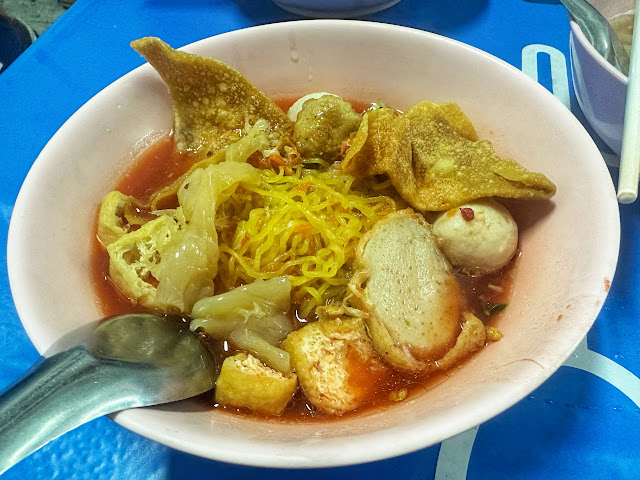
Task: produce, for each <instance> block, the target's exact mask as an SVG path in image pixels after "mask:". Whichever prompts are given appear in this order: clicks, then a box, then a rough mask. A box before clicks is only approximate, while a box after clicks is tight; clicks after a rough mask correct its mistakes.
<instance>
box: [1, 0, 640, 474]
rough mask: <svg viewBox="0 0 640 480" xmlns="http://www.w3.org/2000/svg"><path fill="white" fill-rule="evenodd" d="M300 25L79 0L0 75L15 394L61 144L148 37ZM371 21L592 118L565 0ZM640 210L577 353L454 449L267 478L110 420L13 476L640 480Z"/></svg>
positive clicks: (261, 10) (259, 0)
mask: <svg viewBox="0 0 640 480" xmlns="http://www.w3.org/2000/svg"><path fill="white" fill-rule="evenodd" d="M298 18H300V17H298V16H296V15H293V14H290V13H287V12H285V11H283V10H281V9H279V8H278V7H276V6H275V5H273V4H272V3H271V2H270V0H251V1H250V0H182V1H171V0H126V1H125V0H119V1H118V0H112V1H109V2H103V1H99V0H78V1H77V2H76V4H75V5H74V6H73V7H72V8H71V9H70V10H69V11H68V12H67V13H65V14H64V15H63V16H62V18H61V19H60V20H58V22H57V23H55V24H54V25H53V26H52V27H51V28H50V29H49V30H47V31H46V32H45V33H44V34H43V35H42V37H41V38H39V39H38V40H37V41H36V42H35V43H34V44H33V45H32V46H31V47H30V48H29V49H28V50H27V51H26V52H25V53H24V54H23V55H22V56H21V57H19V58H18V59H17V60H16V61H15V62H14V63H13V64H12V65H11V66H10V67H9V68H8V69H7V70H6V72H4V73H3V74H2V75H0V135H1V136H0V138H1V139H2V150H1V153H0V158H1V159H2V171H3V175H2V177H3V180H2V188H0V300H1V302H2V303H1V306H2V312H3V315H2V316H0V365H1V367H0V390H3V389H4V388H6V387H7V386H9V385H10V384H11V383H12V382H14V381H16V380H17V379H19V378H20V377H21V376H22V375H23V374H24V372H25V371H26V370H27V369H28V367H29V366H30V365H31V364H32V363H33V362H35V361H36V360H37V359H38V353H37V352H36V350H35V349H34V348H33V346H32V345H31V342H30V341H29V339H28V338H27V336H26V334H25V332H24V330H23V329H22V327H21V324H20V321H19V319H18V316H17V314H16V311H15V308H14V306H13V302H12V299H11V294H10V291H9V286H8V278H7V273H6V242H7V230H8V224H9V219H10V216H11V211H12V207H13V204H14V202H15V198H16V196H17V194H18V190H19V188H20V185H21V184H22V181H23V180H24V178H25V176H26V174H27V171H28V170H29V168H30V166H31V164H32V163H33V161H34V159H35V158H36V157H37V155H38V153H39V152H40V150H41V149H42V148H43V147H44V145H45V144H46V142H47V141H48V140H49V138H50V137H51V136H52V135H53V134H54V133H55V131H56V130H57V129H58V128H59V127H60V125H62V123H63V122H64V121H65V120H66V119H67V118H68V117H69V116H71V114H72V113H73V112H75V110H76V109H78V108H79V107H80V106H81V105H82V104H84V103H85V102H86V101H87V100H89V99H90V98H91V97H92V96H93V95H94V94H95V93H97V92H98V91H99V90H101V89H102V88H104V87H105V86H107V85H108V84H109V83H111V82H112V81H113V80H115V79H116V78H118V77H120V76H121V75H123V74H124V73H126V72H128V71H130V70H132V69H133V68H134V67H137V66H138V65H140V64H141V63H142V59H141V58H140V56H139V55H138V54H137V53H135V52H134V51H133V50H131V49H130V48H129V42H130V41H131V40H132V39H135V38H139V37H142V36H145V35H155V36H159V37H161V38H163V39H164V40H165V41H167V42H168V43H169V44H171V45H173V46H176V47H178V46H181V45H184V44H187V43H191V42H193V41H195V40H199V39H201V38H204V37H208V36H211V35H216V34H218V33H222V32H227V31H230V30H235V29H239V28H244V27H249V26H253V25H258V24H264V23H272V22H281V21H287V20H295V19H298ZM363 18H364V19H366V20H372V21H378V22H386V23H394V24H400V25H405V26H409V27H414V28H418V29H422V30H427V31H431V32H435V33H439V34H442V35H446V36H448V37H452V38H454V39H457V40H460V41H462V42H465V43H468V44H471V45H473V46H475V47H478V48H480V49H483V50H485V51H487V52H490V53H492V54H494V55H496V56H498V57H500V58H502V59H504V60H506V61H507V62H509V63H511V64H513V65H515V66H517V67H518V68H523V70H525V71H526V72H527V73H528V74H529V75H532V76H534V77H535V76H537V78H538V80H539V81H540V82H541V83H543V84H544V85H545V86H547V87H548V88H549V89H552V90H553V91H554V93H555V94H556V95H558V96H559V98H561V99H562V100H563V101H564V102H565V104H567V106H569V107H570V108H571V110H572V111H573V112H574V113H575V114H576V115H577V116H578V118H582V115H581V113H580V111H579V107H578V105H577V103H576V101H575V97H574V96H573V93H572V86H571V79H570V75H569V78H568V79H567V80H565V78H566V72H567V71H568V68H569V67H568V60H569V58H568V37H569V22H568V19H567V14H566V11H565V10H564V8H563V7H562V5H560V4H559V3H557V2H555V1H554V0H539V3H537V2H533V1H525V0H447V1H435V0H403V1H402V2H400V3H398V4H397V5H395V6H393V7H391V8H390V9H388V10H386V11H384V12H380V13H377V14H373V15H368V16H366V17H363ZM540 52H541V53H540ZM96 59H97V60H96ZM535 60H537V64H536V62H535ZM550 60H551V61H550ZM551 65H553V69H554V74H553V75H552V74H551V70H552V67H551ZM552 78H553V81H552ZM603 148H604V147H603ZM611 174H612V176H613V177H614V179H615V178H616V177H617V169H616V168H614V167H612V168H611ZM638 212H639V209H638V207H637V205H628V206H623V207H621V218H622V244H621V251H620V254H621V256H620V258H621V260H620V262H619V265H618V270H617V273H616V278H615V280H614V282H613V286H612V288H611V291H610V293H609V297H608V300H607V302H606V303H605V305H604V308H603V310H602V312H601V314H600V316H599V317H598V319H597V321H596V323H595V325H594V327H593V328H592V330H591V331H590V332H589V334H588V335H587V338H586V339H585V341H584V342H583V344H582V345H581V347H580V348H579V349H578V351H577V352H576V354H574V355H573V356H572V357H571V358H570V359H569V360H568V361H567V362H566V364H565V366H563V367H562V368H560V370H559V371H558V372H557V373H556V374H555V375H553V376H552V377H551V378H550V379H549V380H548V381H547V382H546V383H544V384H543V385H542V386H541V387H540V388H538V389H537V390H536V391H534V392H533V393H532V394H531V395H529V396H528V397H527V398H525V399H523V400H522V401H521V402H519V403H518V404H517V405H515V406H514V407H512V408H511V409H509V410H508V411H506V412H504V413H503V414H501V415H499V416H498V417H496V418H494V419H492V420H490V421H489V422H487V423H485V424H483V425H481V426H480V427H479V428H476V429H472V430H470V431H467V432H465V433H462V434H460V435H458V436H457V437H454V438H452V439H449V440H447V441H445V442H443V443H442V444H440V445H435V446H433V447H430V448H427V449H424V450H421V451H418V452H415V453H412V454H408V455H405V456H402V457H398V458H393V459H390V460H385V461H380V462H376V463H372V464H365V465H358V466H353V467H341V468H333V469H330V470H329V471H327V470H309V471H296V470H264V469H259V468H252V467H244V466H237V465H228V464H224V463H219V462H214V461H210V460H206V459H201V458H197V457H193V456H191V455H187V454H184V453H181V452H178V451H175V450H172V449H169V448H167V447H164V446H162V445H159V444H157V443H155V442H152V441H150V440H147V439H146V438H142V437H140V436H138V435H136V434H134V433H131V432H129V431H127V430H125V429H123V428H122V427H120V426H119V425H117V424H115V423H114V422H112V421H110V420H108V419H106V418H100V419H98V420H95V421H92V422H90V423H89V424H87V425H84V426H82V427H80V428H78V429H77V430H75V431H72V432H69V433H68V434H65V435H64V436H62V437H60V438H58V439H57V440H55V441H53V442H51V443H50V444H48V445H47V446H45V447H44V448H43V449H41V450H40V451H38V452H36V453H35V454H34V455H32V456H31V457H29V458H27V459H25V460H24V461H23V462H21V463H20V464H18V465H16V466H15V467H13V468H12V469H10V470H8V471H7V472H6V473H5V474H4V475H2V476H1V477H2V479H3V480H5V479H6V480H15V479H19V480H24V479H33V480H40V479H42V480H44V479H53V478H55V479H72V478H73V479H76V478H77V479H84V478H87V479H88V478H91V479H93V480H98V479H114V480H118V479H123V480H124V479H126V480H131V479H183V478H254V477H260V478H263V479H271V478H273V479H276V478H277V479H279V480H286V479H294V478H301V477H302V476H303V475H304V477H305V478H307V479H320V478H325V477H326V476H329V477H331V478H336V479H347V478H358V477H364V478H384V477H389V476H392V475H393V476H394V477H395V478H402V479H432V478H435V479H438V480H443V479H451V480H454V479H455V480H458V479H464V478H468V479H484V478H491V479H501V478H518V479H520V478H524V479H527V478H533V479H538V478H545V479H547V478H548V479H555V478H559V479H567V478H584V479H590V478H614V479H636V478H639V477H640V442H639V440H640V435H639V434H638V432H640V378H638V377H639V376H640V334H639V333H638V330H639V329H638V327H637V324H638V323H637V317H638V312H640V309H639V306H638V300H637V297H636V296H635V295H634V293H633V290H632V287H631V286H633V285H635V283H636V282H638V281H639V280H640V278H639V277H638V276H637V275H636V267H637V265H638V260H639V259H638V256H639V255H640V248H639V247H638V246H637V242H635V240H634V237H637V236H638V235H640V215H639V213H638ZM585 261H588V259H585Z"/></svg>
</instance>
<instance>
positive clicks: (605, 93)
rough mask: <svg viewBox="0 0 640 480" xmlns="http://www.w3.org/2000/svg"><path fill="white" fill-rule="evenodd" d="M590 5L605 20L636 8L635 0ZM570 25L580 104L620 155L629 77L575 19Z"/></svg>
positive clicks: (598, 1)
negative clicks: (596, 47)
mask: <svg viewBox="0 0 640 480" xmlns="http://www.w3.org/2000/svg"><path fill="white" fill-rule="evenodd" d="M590 3H591V4H592V5H593V6H594V7H596V9H598V10H599V11H600V13H602V14H603V15H604V16H605V18H611V17H613V16H615V15H619V14H621V13H626V12H628V11H629V10H632V9H633V8H634V7H635V1H634V0H592V1H591V2H590ZM570 23H571V33H570V38H569V42H570V53H571V75H572V78H573V87H574V90H575V93H576V98H577V100H578V104H579V105H580V108H581V109H582V111H583V113H584V116H585V118H586V119H587V121H588V122H589V124H590V125H591V126H592V127H593V129H594V130H595V132H596V133H597V134H598V135H599V136H600V138H602V140H604V142H605V143H606V144H607V145H608V146H609V148H611V150H613V151H614V152H615V153H616V154H617V155H618V156H619V155H620V151H621V150H622V125H623V121H624V107H625V99H626V96H627V77H626V75H623V74H622V73H621V72H620V71H619V70H617V69H616V68H615V67H614V66H613V65H611V64H610V63H609V62H608V61H607V60H606V59H605V58H604V57H603V56H602V55H600V54H599V53H598V52H597V51H596V49H595V48H594V47H593V45H591V44H590V43H589V41H588V40H587V37H585V35H584V33H582V30H580V27H579V26H578V24H577V23H576V22H575V20H573V18H571V20H570Z"/></svg>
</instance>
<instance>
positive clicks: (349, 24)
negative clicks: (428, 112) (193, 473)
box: [7, 20, 620, 468]
mask: <svg viewBox="0 0 640 480" xmlns="http://www.w3.org/2000/svg"><path fill="white" fill-rule="evenodd" d="M184 49H185V50H186V51H188V52H193V53H198V54H202V55H209V56H213V57H216V58H218V59H220V60H222V61H225V62H227V63H228V64H230V65H232V66H233V67H235V68H236V69H238V70H239V71H240V72H242V73H243V74H245V75H246V76H247V77H248V78H249V79H250V80H252V81H253V82H255V83H256V84H257V86H258V87H259V88H261V89H263V90H264V91H266V92H267V93H268V94H270V95H271V96H273V97H284V96H286V97H299V96H302V95H303V94H306V93H309V92H314V91H329V92H335V93H336V94H339V95H341V96H343V97H344V98H347V99H359V100H363V101H376V100H383V101H384V102H385V103H386V104H387V105H389V106H393V107H395V108H398V109H406V108H408V107H409V106H411V105H412V104H414V103H416V102H418V101H420V100H424V99H429V100H431V101H435V102H446V101H455V102H457V103H458V104H459V105H460V106H461V107H462V109H463V110H464V111H465V112H466V113H467V115H468V116H469V117H470V118H471V120H472V121H473V123H474V125H475V126H476V128H477V130H478V133H479V135H480V137H481V138H486V139H489V140H491V141H492V143H493V145H494V147H495V149H496V150H497V152H498V153H500V154H501V155H503V156H507V157H510V158H514V159H516V160H517V161H519V162H520V163H521V164H522V165H524V166H525V167H527V168H529V169H531V170H535V171H540V172H543V173H545V174H546V175H547V176H548V177H549V178H550V179H551V180H552V181H553V182H555V184H556V185H557V188H558V192H557V195H556V196H555V197H554V198H553V199H552V200H551V201H545V202H537V201H533V202H531V203H519V202H514V203H515V205H516V206H518V205H519V208H516V210H515V211H514V212H515V216H516V220H517V221H518V223H519V225H520V245H521V250H522V255H521V258H520V260H519V266H518V269H517V272H516V278H515V280H514V287H513V296H512V299H511V301H510V304H509V307H508V308H507V309H506V310H505V311H504V316H503V317H502V318H501V320H500V322H499V327H500V329H501V331H502V333H503V334H504V338H503V339H502V340H501V341H499V342H496V343H493V344H491V345H489V346H488V347H487V348H485V349H483V350H482V351H480V352H479V353H478V354H477V355H476V356H474V357H473V358H471V359H470V360H469V361H467V362H465V363H464V364H463V365H462V366H460V367H459V368H457V369H455V370H453V371H451V372H450V373H449V375H448V376H447V377H446V379H445V380H444V381H442V382H439V383H437V384H435V385H433V386H432V387H431V388H430V389H428V390H426V391H424V392H422V393H420V394H418V395H413V396H411V397H410V398H409V399H407V400H406V401H404V402H401V403H399V404H397V405H394V406H393V407H390V408H387V409H383V410H373V411H370V412H366V413H363V414H360V415H355V416H347V417H345V418H341V419H332V420H330V421H313V422H310V423H297V424H293V423H283V422H279V421H274V420H259V419H255V418H251V417H245V416H239V415H231V414H228V413H225V412H221V411H217V410H208V409H204V408H202V406H201V404H198V403H195V402H192V401H185V402H181V403H178V404H174V405H168V406H164V407H154V408H144V409H134V410H128V411H123V412H120V413H118V414H116V415H115V416H114V417H113V418H114V419H115V421H116V422H118V423H119V424H121V425H123V426H125V427H127V428H129V429H131V430H133V431H135V432H137V433H139V434H141V435H144V436H146V437H149V438H151V439H154V440H156V441H158V442H161V443H163V444H166V445H168V446H170V447H173V448H176V449H179V450H183V451H186V452H189V453H191V454H195V455H200V456H203V457H208V458H212V459H216V460H221V461H226V462H233V463H239V464H248V465H256V466H266V467H291V468H294V467H328V466H337V465H348V464H355V463H361V462H368V461H373V460H378V459H382V458H387V457H391V456H395V455H400V454H404V453H408V452H411V451H415V450H417V449H420V448H423V447H427V446H430V445H433V444H435V443H438V442H440V441H442V440H444V439H446V438H448V437H451V436H453V435H456V434H458V433H460V432H462V431H465V430H467V429H469V428H471V427H474V426H476V425H479V424H481V423H483V422H485V421H486V420H488V419H490V418H491V417H493V416H495V415H497V414H499V413H500V412H502V411H504V410H505V409H507V408H509V407H510V406H511V405H513V404H514V403H516V402H518V401H519V400H521V399H522V398H524V397H525V396H526V395H528V394H529V393H531V392H532V391H533V390H534V389H535V388H536V387H538V386H539V385H540V384H541V383H542V382H544V381H545V380H546V379H547V378H548V377H549V376H550V375H551V374H552V373H553V372H555V371H556V369H558V368H559V367H560V365H561V364H562V363H563V361H564V360H565V359H566V358H567V357H568V356H569V355H570V354H571V352H572V351H573V350H574V349H575V347H576V346H577V345H578V343H579V342H580V341H581V339H582V338H583V337H584V335H585V334H586V333H587V331H588V330H589V328H590V327H591V325H592V323H593V322H594V320H595V318H596V316H597V315H598V312H599V311H600V308H601V307H602V304H603V302H604V300H605V297H606V295H607V291H608V285H609V283H610V282H611V280H612V278H613V275H614V271H615V266H616V261H617V256H618V244H619V234H620V225H619V214H618V204H617V202H616V197H615V191H614V188H613V184H612V182H611V178H610V176H609V173H608V171H607V168H606V166H605V164H604V162H603V160H602V157H601V155H600V153H599V151H598V149H597V148H596V146H595V144H594V143H593V141H592V139H591V138H590V137H589V135H588V133H587V132H586V131H585V129H584V128H583V126H582V125H581V124H580V123H579V122H578V121H577V120H576V118H575V117H574V116H573V115H572V114H571V112H570V111H569V110H567V108H566V107H565V106H564V105H563V104H562V103H561V102H559V101H558V100H556V99H555V98H554V97H553V95H552V94H551V93H549V92H548V91H547V90H546V89H545V88H543V87H542V86H540V85H538V84H537V83H535V82H534V81H533V80H531V79H530V78H529V77H527V76H526V75H524V74H523V73H522V72H520V71H519V70H518V69H516V68H514V67H513V66H511V65H509V64H507V63H505V62H503V61H501V60H499V59H497V58H495V57H493V56H491V55H489V54H487V53H485V52H482V51H480V50H477V49H475V48H473V47H470V46H468V45H465V44H462V43H459V42H456V41H454V40H450V39H447V38H444V37H441V36H438V35H435V34H431V33H426V32H423V31H419V30H414V29H410V28H404V27H399V26H392V25H384V24H376V23H371V22H357V21H345V20H310V21H300V22H288V23H280V24H272V25H264V26H259V27H253V28H249V29H246V30H240V31H235V32H230V33H225V34H222V35H218V36H215V37H211V38H207V39H204V40H201V41H199V42H196V43H194V44H191V45H188V46H187V47H185V48H184ZM171 126H172V111H171V102H170V99H169V96H168V93H167V89H166V87H165V85H164V84H163V82H162V81H161V80H160V78H159V77H158V75H157V74H156V73H155V71H154V70H153V69H152V68H151V67H150V66H149V65H148V64H147V65H143V66H141V67H140V68H137V69H136V70H134V71H133V72H131V73H129V74H127V75H125V76H124V77H122V78H121V79H119V80H117V81H116V82H114V83H113V84H112V85H110V86H109V87H107V88H105V89H104V90H103V91H102V92H100V93H99V94H97V95H96V96H95V97H94V98H93V99H91V100H90V101H89V102H87V103H86V104H85V105H84V106H83V107H82V108H80V109H79V110H78V111H77V112H76V113H75V114H74V115H73V116H72V117H71V118H70V119H69V120H68V121H67V122H66V123H65V124H64V125H63V126H62V127H61V128H60V130H59V131H58V132H57V133H56V134H55V135H54V136H53V138H52V139H51V140H50V141H49V143H48V144H47V145H46V147H45V148H44V149H43V151H42V153H41V154H40V156H39V157H38V159H37V160H36V162H35V163H34V165H33V167H32V169H31V171H30V172H29V174H28V176H27V178H26V180H25V182H24V185H23V187H22V189H21V191H20V194H19V196H18V199H17V201H16V205H15V208H14V210H13V217H12V219H11V224H10V231H9V239H8V254H7V259H8V270H9V278H10V285H11V290H12V293H13V296H14V300H15V303H16V307H17V310H18V313H19V316H20V318H21V321H22V323H23V325H24V328H25V329H26V331H27V333H28V335H29V336H30V338H31V340H32V341H33V343H34V345H35V346H36V348H37V349H38V350H39V351H40V352H44V351H46V350H47V348H48V347H49V346H50V345H51V344H52V343H53V342H54V341H55V340H56V339H58V338H59V337H60V336H62V335H63V334H65V333H66V332H69V331H71V330H73V329H75V328H76V327H78V326H81V325H83V324H85V323H86V322H89V321H92V320H94V319H96V318H100V317H101V311H100V309H99V307H98V305H97V303H96V301H95V296H94V291H93V289H92V286H91V282H90V276H89V268H90V261H89V260H90V253H91V237H92V235H93V234H94V224H95V221H96V211H97V207H98V205H99V204H100V201H101V199H102V197H103V195H104V194H106V193H107V192H108V191H109V190H111V189H112V188H113V186H114V184H115V183H116V180H117V179H118V178H119V177H120V176H121V175H122V172H123V169H125V168H127V166H128V165H129V164H130V162H131V159H132V156H133V155H134V154H135V153H137V152H139V151H140V149H141V148H142V147H141V146H142V145H145V144H148V139H150V138H157V136H158V134H159V132H160V133H162V132H165V133H166V132H168V131H169V130H170V128H171ZM145 139H146V140H145ZM576 172H579V175H578V176H576Z"/></svg>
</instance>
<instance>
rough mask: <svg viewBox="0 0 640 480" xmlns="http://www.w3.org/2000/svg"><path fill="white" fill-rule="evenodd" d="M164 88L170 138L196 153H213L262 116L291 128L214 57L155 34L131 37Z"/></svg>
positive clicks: (266, 100) (283, 116)
mask: <svg viewBox="0 0 640 480" xmlns="http://www.w3.org/2000/svg"><path fill="white" fill-rule="evenodd" d="M131 46H132V47H133V49H134V50H136V51H137V52H138V53H139V54H140V55H142V56H143V57H144V58H145V59H146V60H147V61H148V62H149V63H150V64H151V65H152V66H153V67H154V68H155V69H156V71H157V72H158V74H160V76H161V77H162V79H163V80H164V82H165V83H166V84H167V86H168V87H169V92H170V94H171V99H172V100H173V110H174V139H175V142H176V145H177V147H178V149H179V150H180V151H182V152H185V151H187V152H191V153H194V154H195V156H196V157H197V158H201V157H204V156H207V155H210V153H209V152H211V154H213V153H215V152H217V151H218V150H219V149H221V148H223V147H226V146H227V145H229V144H231V143H233V142H234V141H236V140H238V138H239V133H238V132H239V131H240V130H242V129H243V128H244V127H245V123H246V121H248V122H249V123H250V124H251V125H253V124H254V123H255V122H256V121H257V120H259V119H261V118H263V119H265V120H267V121H269V123H270V124H271V126H272V127H273V128H274V129H277V130H280V131H285V130H287V129H290V128H291V122H290V120H289V118H288V117H287V115H286V114H285V113H284V112H283V111H282V109H280V107H278V106H277V105H276V104H275V103H274V102H273V100H271V99H270V98H269V97H267V96H266V95H265V94H264V93H263V92H261V91H260V90H259V89H258V88H256V87H255V86H254V85H253V84H252V83H251V82H249V81H248V80H247V79H246V78H245V77H244V76H243V75H241V74H240V73H239V72H237V71H236V70H234V69H233V68H231V67H229V66H228V65H226V64H224V63H222V62H220V61H218V60H214V59H213V58H208V57H202V56H200V55H194V54H189V53H186V52H181V51H178V50H174V49H173V48H171V47H170V46H169V45H167V44H166V43H164V42H163V41H162V40H160V39H159V38H156V37H145V38H141V39H138V40H134V41H133V42H131Z"/></svg>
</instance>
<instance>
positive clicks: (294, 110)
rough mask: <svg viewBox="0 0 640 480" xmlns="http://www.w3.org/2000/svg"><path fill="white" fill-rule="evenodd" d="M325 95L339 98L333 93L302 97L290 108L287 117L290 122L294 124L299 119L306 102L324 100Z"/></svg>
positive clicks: (312, 94) (311, 94) (319, 93)
mask: <svg viewBox="0 0 640 480" xmlns="http://www.w3.org/2000/svg"><path fill="white" fill-rule="evenodd" d="M325 95H331V96H333V97H338V96H337V95H334V94H333V93H329V92H315V93H309V94H307V95H305V96H304V97H300V98H299V99H298V100H296V101H295V102H294V104H293V105H291V106H290V107H289V110H287V116H288V117H289V120H291V121H292V122H295V121H296V120H297V119H298V114H299V113H300V110H302V105H304V102H306V101H307V100H312V99H318V98H322V97H324V96H325ZM338 98H340V97H338Z"/></svg>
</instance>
